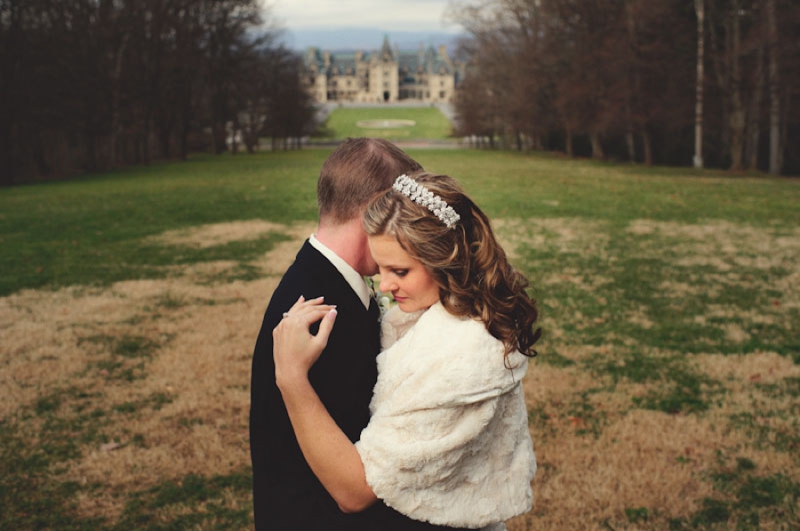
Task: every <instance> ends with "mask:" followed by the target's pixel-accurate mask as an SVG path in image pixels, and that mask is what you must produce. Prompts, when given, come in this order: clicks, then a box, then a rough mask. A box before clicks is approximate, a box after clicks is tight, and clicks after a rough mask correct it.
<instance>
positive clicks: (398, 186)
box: [392, 174, 461, 229]
mask: <svg viewBox="0 0 800 531" xmlns="http://www.w3.org/2000/svg"><path fill="white" fill-rule="evenodd" d="M392 188H394V189H395V190H397V191H398V192H400V193H401V194H403V195H404V196H406V197H408V198H409V199H411V200H412V201H414V202H415V203H417V204H419V205H422V206H424V207H425V208H427V209H428V210H430V211H431V212H433V214H434V215H435V216H436V217H437V218H439V219H440V220H441V221H442V223H444V224H445V225H447V228H448V229H452V228H453V227H455V226H456V223H458V220H459V219H461V216H459V215H458V213H457V212H456V211H455V210H453V207H451V206H448V205H447V203H446V202H445V201H444V200H442V198H441V197H439V196H438V195H435V194H434V193H433V192H431V191H430V190H428V189H427V188H425V186H423V185H421V184H419V183H418V182H417V181H415V180H414V179H412V178H411V177H409V176H408V175H405V174H403V175H401V176H400V177H398V178H397V179H396V180H395V181H394V185H393V186H392Z"/></svg>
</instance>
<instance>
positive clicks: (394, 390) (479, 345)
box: [356, 303, 536, 531]
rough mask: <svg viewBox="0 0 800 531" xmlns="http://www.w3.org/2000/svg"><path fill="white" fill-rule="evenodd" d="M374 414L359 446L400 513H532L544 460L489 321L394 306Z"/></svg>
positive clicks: (442, 516)
mask: <svg viewBox="0 0 800 531" xmlns="http://www.w3.org/2000/svg"><path fill="white" fill-rule="evenodd" d="M382 343H383V348H384V349H385V350H384V351H383V352H382V353H381V354H380V355H379V356H378V381H377V384H376V385H375V392H374V396H373V398H372V403H371V404H370V409H371V412H372V417H371V419H370V422H369V425H368V426H367V427H366V428H365V429H364V431H363V432H362V433H361V440H360V441H359V442H358V443H356V448H357V449H358V452H359V454H360V455H361V460H362V461H363V462H364V469H365V471H366V477H367V483H369V485H370V487H372V489H373V491H374V492H375V494H376V495H377V496H378V498H381V499H382V500H383V501H384V502H385V503H386V504H387V505H389V506H390V507H393V508H394V509H396V510H398V511H399V512H401V513H403V514H405V515H407V516H409V517H411V518H414V519H415V520H422V521H427V522H431V523H433V524H438V525H449V526H454V527H469V528H485V529H492V530H493V531H494V530H498V529H505V525H504V524H503V522H504V521H505V520H506V519H508V518H511V517H513V516H516V515H518V514H522V513H524V512H526V511H528V510H529V509H530V507H531V502H532V499H533V495H532V492H531V487H530V482H531V480H532V479H533V476H534V474H535V472H536V459H535V457H534V454H533V445H532V443H531V439H530V434H529V432H528V422H527V419H528V415H527V409H526V407H525V399H524V396H523V392H522V386H521V385H520V381H521V379H522V377H523V376H524V375H525V371H526V369H527V366H528V363H527V358H525V357H524V356H523V355H522V354H520V353H518V352H516V353H512V354H510V355H509V358H508V363H509V364H510V365H511V366H513V367H514V369H513V370H509V369H507V368H506V366H505V365H504V360H503V344H502V342H500V341H498V340H497V339H495V338H494V337H492V335H491V334H489V332H488V331H487V330H486V327H485V326H484V325H483V323H481V322H479V321H475V320H471V319H462V318H458V317H455V316H453V315H451V314H450V313H448V312H447V311H446V310H445V309H444V307H443V306H442V305H441V304H440V303H436V304H434V305H433V306H431V308H430V309H428V310H427V311H425V312H418V313H416V314H404V313H402V312H400V310H399V308H396V307H395V308H392V309H391V310H390V311H389V312H387V314H386V316H385V317H384V319H383V324H382Z"/></svg>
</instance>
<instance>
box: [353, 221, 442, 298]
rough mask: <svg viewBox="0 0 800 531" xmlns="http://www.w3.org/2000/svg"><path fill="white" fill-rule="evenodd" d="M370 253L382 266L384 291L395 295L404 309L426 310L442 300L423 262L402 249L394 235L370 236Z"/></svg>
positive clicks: (381, 285) (381, 273) (381, 288)
mask: <svg viewBox="0 0 800 531" xmlns="http://www.w3.org/2000/svg"><path fill="white" fill-rule="evenodd" d="M369 250H370V252H371V253H372V258H373V259H374V260H375V262H376V263H377V264H378V271H379V273H380V275H381V284H380V290H381V292H383V293H391V294H392V296H393V297H394V300H396V301H397V304H398V305H399V306H400V309H401V310H403V311H404V312H407V313H411V312H416V311H418V310H425V309H427V308H430V306H431V305H432V304H433V303H435V302H436V301H438V300H439V287H438V286H437V285H436V282H434V280H433V277H431V275H430V273H428V270H427V269H425V266H423V265H422V263H421V262H420V261H419V260H417V259H416V258H413V257H412V256H410V255H409V254H408V253H407V252H405V251H404V250H403V248H402V247H400V244H399V243H397V239H395V237H394V236H389V235H380V236H370V237H369Z"/></svg>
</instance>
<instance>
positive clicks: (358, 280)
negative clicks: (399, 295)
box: [308, 234, 370, 309]
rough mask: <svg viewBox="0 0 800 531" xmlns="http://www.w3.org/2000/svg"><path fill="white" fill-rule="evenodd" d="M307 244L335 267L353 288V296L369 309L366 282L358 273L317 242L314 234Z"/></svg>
mask: <svg viewBox="0 0 800 531" xmlns="http://www.w3.org/2000/svg"><path fill="white" fill-rule="evenodd" d="M308 242H309V243H310V244H311V246H312V247H313V248H314V249H316V250H317V251H319V252H320V253H322V256H324V257H325V258H327V259H328V261H329V262H330V263H331V264H333V267H335V268H336V269H337V270H338V271H339V273H341V274H342V276H343V277H344V279H345V280H346V281H347V283H348V284H350V287H351V288H353V291H354V292H355V294H356V295H358V298H359V299H361V302H362V303H363V304H364V308H367V309H369V299H370V292H369V288H368V287H367V284H366V282H364V277H362V276H361V275H360V274H359V272H358V271H356V270H355V269H353V267H352V266H351V265H350V264H348V263H347V262H345V261H344V259H343V258H341V257H340V256H339V255H338V254H336V253H335V252H333V251H332V250H331V249H330V248H328V247H327V246H326V245H325V244H324V243H322V242H321V241H319V240H318V239H317V237H316V236H315V235H314V234H312V235H311V236H309V238H308Z"/></svg>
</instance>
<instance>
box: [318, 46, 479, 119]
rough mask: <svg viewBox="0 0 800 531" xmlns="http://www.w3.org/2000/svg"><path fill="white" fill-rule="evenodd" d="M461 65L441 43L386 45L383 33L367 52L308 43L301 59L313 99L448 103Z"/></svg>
mask: <svg viewBox="0 0 800 531" xmlns="http://www.w3.org/2000/svg"><path fill="white" fill-rule="evenodd" d="M463 75H464V65H463V64H460V63H457V62H454V61H453V60H451V59H450V57H449V56H448V55H447V47H446V46H444V45H442V46H439V48H438V50H435V49H434V48H433V46H429V47H428V48H427V49H426V48H425V47H424V46H423V45H422V44H420V46H419V50H418V51H400V50H399V49H398V47H397V45H395V46H394V48H392V47H391V46H390V44H389V37H388V36H386V37H384V39H383V47H382V48H381V50H380V51H377V52H373V53H363V52H361V51H356V52H355V53H341V54H340V53H337V54H331V53H330V52H328V51H320V50H319V49H318V48H309V49H308V51H307V53H306V56H305V60H304V78H305V83H306V86H307V88H308V90H309V92H310V93H311V95H312V96H313V98H314V99H315V100H316V101H317V102H318V103H330V102H337V101H341V102H361V103H379V102H385V103H393V102H397V101H403V100H413V101H420V102H426V103H428V102H430V103H442V102H444V103H449V102H451V101H452V99H453V92H454V91H455V87H456V85H457V84H458V81H459V79H462V78H463Z"/></svg>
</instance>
